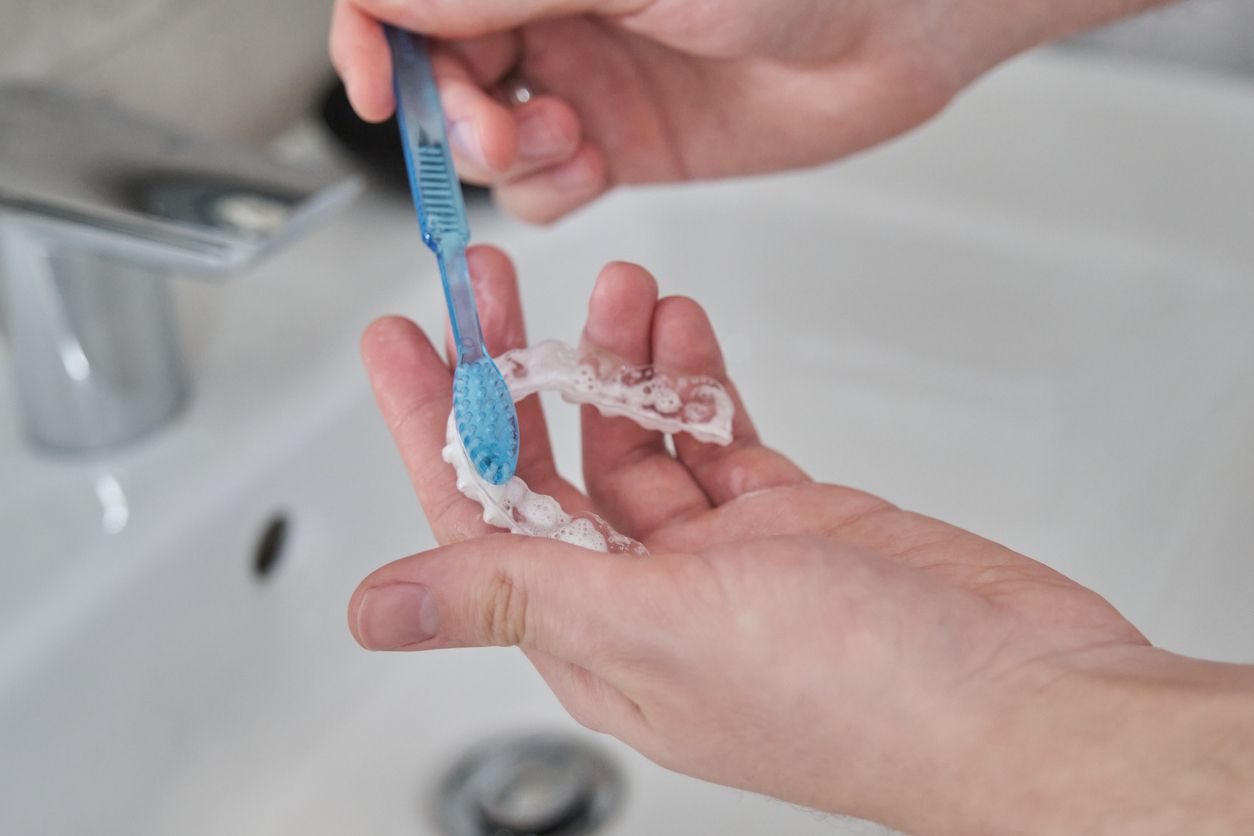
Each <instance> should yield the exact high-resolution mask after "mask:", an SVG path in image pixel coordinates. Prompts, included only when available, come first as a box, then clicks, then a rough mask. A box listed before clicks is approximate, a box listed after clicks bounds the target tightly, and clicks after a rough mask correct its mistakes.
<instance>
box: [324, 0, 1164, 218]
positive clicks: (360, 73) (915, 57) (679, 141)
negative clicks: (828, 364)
mask: <svg viewBox="0 0 1254 836" xmlns="http://www.w3.org/2000/svg"><path fill="white" fill-rule="evenodd" d="M1161 2H1164V0H1060V2H1051V3H1040V2H1034V0H1017V1H1013V2H1001V3H992V4H990V3H981V2H972V0H891V2H876V3H871V2H861V1H860V0H824V2H812V0H726V2H721V3H711V2H701V1H700V0H565V1H564V2H557V0H477V2H474V3H449V2H435V1H434V0H407V2H398V0H337V2H336V6H335V15H334V20H333V22H332V27H331V56H332V60H333V62H334V63H335V65H336V67H337V68H338V69H339V72H340V75H341V76H342V77H343V79H344V83H345V87H346V89H347V91H348V95H349V98H350V100H351V101H352V102H353V105H354V107H355V108H356V109H357V112H358V113H359V114H361V116H362V117H363V118H365V119H369V120H372V121H378V120H381V119H384V118H386V117H387V116H388V115H389V114H390V113H391V112H392V109H393V100H392V87H391V81H390V73H391V59H390V56H389V54H388V51H387V47H386V44H385V42H384V39H383V35H382V32H381V29H380V27H379V23H378V21H380V20H382V21H387V22H390V23H394V24H397V25H399V26H402V27H405V28H408V29H411V30H413V31H417V32H425V33H428V34H430V35H432V36H433V37H437V38H441V39H445V40H444V41H443V43H442V44H440V45H438V48H437V49H436V51H435V54H434V61H435V65H436V73H437V76H438V77H439V79H440V86H441V93H442V95H443V99H444V105H445V109H446V115H447V117H448V119H449V122H450V123H451V125H452V142H453V145H454V157H455V159H456V163H457V167H458V170H459V172H460V173H461V175H462V177H463V178H464V179H467V180H470V181H474V182H477V183H482V184H487V185H492V186H494V187H495V189H496V193H497V197H498V199H499V201H500V203H501V204H502V205H504V206H505V207H506V208H507V209H509V210H511V211H512V212H514V213H515V214H517V215H519V216H520V217H523V218H525V219H528V220H533V221H549V220H553V219H555V218H557V217H560V216H561V215H564V214H566V213H567V212H570V211H571V210H573V209H575V208H576V207H578V206H580V205H582V204H584V203H586V202H588V201H589V200H592V199H593V198H595V197H596V196H598V195H600V194H601V193H602V192H604V191H605V190H606V189H607V188H609V187H610V186H612V185H614V184H619V183H647V182H659V181H673V180H688V179H693V178H711V177H725V176H731V175H739V174H748V173H754V172H765V171H773V170H778V169H786V168H796V167H801V166H808V165H814V164H817V163H821V162H825V161H828V160H833V159H836V158H838V157H842V156H845V155H847V154H850V153H853V152H855V151H858V150H860V149H863V148H866V147H868V146H870V145H873V144H875V143H877V142H880V141H882V140H884V139H887V138H889V137H892V136H895V135H897V134H899V133H901V132H903V131H905V130H907V129H909V128H911V127H913V126H915V125H917V124H919V123H920V122H922V121H923V120H925V119H927V118H928V117H929V116H931V115H932V114H934V113H936V112H937V111H938V110H940V109H941V108H942V107H944V105H945V104H946V103H947V102H948V101H949V100H950V98H951V97H952V96H953V95H954V94H955V93H956V92H957V91H958V90H960V89H961V88H962V87H964V86H965V85H966V84H968V83H969V82H970V81H971V80H973V79H974V78H975V77H977V76H978V75H980V74H981V73H982V72H984V71H985V70H987V69H988V68H989V67H991V66H993V65H995V64H997V63H998V62H1000V61H1002V60H1004V59H1005V58H1007V57H1009V56H1011V55H1014V54H1015V53H1017V52H1020V51H1022V50H1024V49H1027V48H1029V47H1032V46H1035V45H1036V44H1039V43H1042V42H1044V41H1046V40H1050V39H1053V38H1057V37H1061V36H1063V35H1065V34H1069V33H1071V32H1074V31H1078V30H1080V29H1083V28H1087V27H1089V26H1094V25H1097V24H1098V23H1101V22H1104V21H1106V20H1109V19H1112V18H1114V17H1117V16H1119V15H1121V14H1129V13H1131V12H1133V11H1136V10H1138V9H1141V8H1145V7H1148V6H1151V5H1156V4H1158V3H1161ZM511 74H513V75H516V76H517V77H520V78H522V79H525V80H526V81H527V82H528V84H529V85H530V86H531V87H532V88H534V90H535V91H536V92H537V93H539V94H541V95H537V96H536V97H535V98H533V99H532V100H531V101H529V102H527V103H526V104H523V105H521V106H519V107H516V108H510V107H508V106H506V105H505V104H503V103H502V102H501V101H500V100H499V99H498V98H496V97H494V96H493V95H491V91H493V90H494V89H496V88H498V86H499V85H500V83H501V82H502V81H503V80H504V79H505V78H506V76H509V75H511Z"/></svg>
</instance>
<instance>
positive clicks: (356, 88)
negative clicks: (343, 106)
mask: <svg viewBox="0 0 1254 836" xmlns="http://www.w3.org/2000/svg"><path fill="white" fill-rule="evenodd" d="M330 50H331V63H332V64H333V65H334V66H335V69H336V72H338V73H339V74H340V78H341V79H342V80H343V81H344V91H345V93H346V94H347V95H348V101H349V103H350V104H351V105H352V106H353V110H355V111H357V115H358V116H360V117H361V118H362V119H365V120H366V121H367V122H382V121H383V120H384V119H387V118H388V117H389V116H391V115H392V111H393V109H394V108H395V107H396V102H395V100H394V99H393V97H392V55H391V53H390V52H388V45H387V40H386V39H385V38H384V36H383V29H382V27H381V26H380V25H379V22H378V20H376V18H375V17H374V16H372V15H369V14H366V13H365V12H363V11H362V10H361V8H359V6H358V5H357V4H356V3H355V2H354V1H353V0H336V3H335V9H334V11H333V12H332V15H331V38H330Z"/></svg>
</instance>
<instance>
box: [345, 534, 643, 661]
mask: <svg viewBox="0 0 1254 836" xmlns="http://www.w3.org/2000/svg"><path fill="white" fill-rule="evenodd" d="M648 568H649V561H647V560H641V559H633V558H627V557H623V556H621V555H607V554H601V553H599V552H593V551H589V550H587V549H583V548H580V547H578V546H572V545H570V544H568V543H561V542H558V541H555V540H544V539H540V538H534V537H519V536H517V535H513V534H495V535H490V536H487V537H480V538H477V539H474V540H467V541H464V542H461V543H457V544H454V545H450V546H445V547H443V548H438V549H433V550H431V551H428V552H423V553H422V554H417V555H414V556H412V557H406V558H403V559H401V560H398V561H396V562H395V563H391V564H389V565H387V566H384V567H383V568H381V569H379V570H377V571H375V572H374V573H372V574H371V575H370V576H369V577H367V578H366V579H365V580H364V581H362V582H361V585H360V586H358V587H357V590H356V592H354V593H353V597H352V600H351V601H350V602H349V605H348V623H349V627H350V629H351V630H352V632H353V636H354V637H355V638H356V639H357V641H358V643H359V644H361V646H362V647H365V648H366V649H368V650H435V649H439V648H447V647H484V646H508V645H517V646H519V647H522V648H525V649H527V650H538V651H541V652H543V653H546V654H549V655H551V656H554V657H557V658H559V659H563V660H566V661H569V662H574V663H576V664H582V665H593V664H596V663H597V662H598V661H601V660H604V659H605V658H606V657H607V656H611V655H614V654H619V653H623V652H626V650H627V648H626V646H625V645H626V637H629V636H632V635H633V634H634V633H636V632H637V630H638V627H637V626H634V625H633V626H630V627H629V626H628V625H629V622H631V621H633V620H634V619H632V618H631V615H630V609H631V608H630V605H629V604H628V603H627V602H629V601H630V600H631V599H632V596H631V595H630V592H629V590H630V588H632V587H635V586H637V585H638V584H639V583H640V582H641V579H642V577H643V573H644V572H646V571H647V570H648ZM646 600H647V599H646Z"/></svg>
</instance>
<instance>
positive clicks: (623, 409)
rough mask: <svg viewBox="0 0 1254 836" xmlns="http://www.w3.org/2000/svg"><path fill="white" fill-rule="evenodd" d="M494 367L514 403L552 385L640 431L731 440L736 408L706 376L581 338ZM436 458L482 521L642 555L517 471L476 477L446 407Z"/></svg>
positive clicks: (521, 353) (545, 345)
mask: <svg viewBox="0 0 1254 836" xmlns="http://www.w3.org/2000/svg"><path fill="white" fill-rule="evenodd" d="M496 365H497V367H498V368H499V369H500V370H501V374H502V376H503V377H504V378H505V383H506V384H507V385H508V386H509V391H510V395H511V396H512V397H513V399H514V400H515V401H519V400H522V399H523V398H525V397H527V396H528V395H531V394H534V393H536V392H541V391H555V392H559V393H561V395H562V398H563V399H564V400H566V401H567V402H570V403H581V404H591V405H592V406H595V407H596V408H597V409H598V410H599V411H600V412H601V414H603V415H610V416H619V417H623V418H629V419H631V420H632V421H635V422H636V423H637V424H639V425H640V426H642V427H644V428H646V429H650V430H657V431H658V432H667V433H678V432H686V433H688V434H689V435H692V436H693V437H695V438H697V439H699V440H701V441H705V442H712V443H715V444H729V443H731V438H732V433H731V425H732V416H733V413H734V412H735V407H734V406H733V404H732V400H731V397H730V396H729V395H728V394H727V390H726V389H724V388H723V385H722V384H721V383H719V382H718V381H717V380H715V379H714V378H712V377H706V376H703V375H683V374H678V373H675V372H671V371H668V370H664V369H661V368H659V367H657V366H633V365H631V364H629V363H626V362H625V361H623V360H622V359H620V358H618V357H616V356H614V355H613V354H610V353H609V352H606V351H603V350H601V349H598V348H595V347H592V346H589V345H586V344H585V345H584V346H582V347H581V349H580V350H579V351H576V350H575V349H574V348H572V347H571V346H569V345H566V344H565V343H562V342H558V341H557V340H546V341H544V342H542V343H537V344H536V345H533V346H531V347H529V348H517V349H514V350H513V351H507V352H506V353H505V354H502V355H501V356H500V357H499V358H497V360H496ZM441 457H442V458H443V459H444V461H446V462H448V463H449V464H451V465H452V466H453V469H454V471H455V472H456V474H457V489H458V490H460V491H461V492H462V493H463V494H465V495H466V496H467V497H469V498H471V499H473V500H475V501H476V502H478V503H479V504H480V505H482V506H483V520H484V522H486V523H488V524H489V525H492V526H495V527H497V528H503V529H508V530H509V531H512V532H514V533H515V534H525V535H528V536H531V537H549V538H552V539H555V540H562V541H564V542H567V543H573V544H575V545H578V546H583V547H584V548H586V549H591V550H593V551H599V552H610V553H625V554H647V553H648V552H647V551H646V550H645V547H644V546H643V545H642V544H640V543H638V542H637V541H635V540H633V539H631V538H630V537H627V536H626V535H624V534H620V533H619V532H617V531H615V530H614V528H613V527H612V526H611V525H610V524H609V523H608V522H606V521H605V520H604V519H602V518H601V517H599V516H597V515H596V514H593V513H591V512H581V513H577V514H569V513H567V512H566V511H565V510H564V509H563V508H562V507H561V505H560V504H559V503H558V502H557V500H555V499H554V498H553V497H551V496H546V495H544V494H540V493H535V492H534V491H532V490H531V489H530V488H528V487H527V483H526V482H524V481H523V480H522V479H520V478H519V477H517V476H515V477H513V478H512V479H510V480H509V481H508V482H506V483H505V484H503V485H493V484H492V483H491V482H488V481H487V480H485V479H483V478H481V477H480V476H479V474H478V472H477V470H476V469H475V467H474V465H473V464H471V461H470V457H469V456H467V455H466V450H465V449H464V448H463V446H462V442H461V436H460V435H459V434H458V432H457V425H456V423H455V420H454V416H453V414H452V413H450V414H449V421H448V428H447V430H446V432H445V446H444V449H443V451H442V452H441Z"/></svg>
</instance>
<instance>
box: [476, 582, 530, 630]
mask: <svg viewBox="0 0 1254 836" xmlns="http://www.w3.org/2000/svg"><path fill="white" fill-rule="evenodd" d="M482 618H483V622H482V629H483V634H484V637H485V638H486V639H487V641H488V643H489V644H494V645H500V646H513V645H522V644H524V643H525V642H526V638H527V618H528V607H527V593H526V590H525V589H524V588H523V586H522V584H520V583H519V582H518V580H517V578H515V577H513V576H512V575H511V574H510V573H509V572H508V571H506V570H504V569H497V570H496V571H494V572H493V574H492V577H491V579H490V580H489V581H488V590H487V595H486V598H485V603H484V608H483V614H482Z"/></svg>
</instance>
